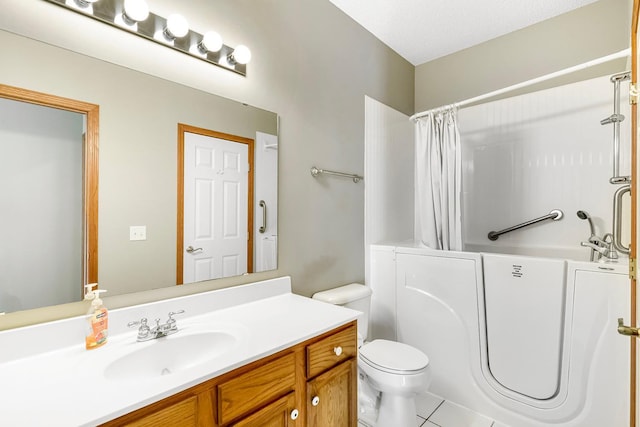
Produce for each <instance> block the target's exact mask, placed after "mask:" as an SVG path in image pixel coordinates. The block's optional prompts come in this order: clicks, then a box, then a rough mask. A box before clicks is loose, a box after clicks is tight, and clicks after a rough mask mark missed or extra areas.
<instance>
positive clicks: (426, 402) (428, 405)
mask: <svg viewBox="0 0 640 427" xmlns="http://www.w3.org/2000/svg"><path fill="white" fill-rule="evenodd" d="M443 401H444V399H442V398H441V397H438V396H436V395H435V394H431V393H424V394H420V395H418V396H416V412H417V413H418V415H420V416H421V417H422V418H429V417H430V416H431V414H433V412H434V411H435V410H436V409H437V408H438V406H440V404H441V403H442V402H443Z"/></svg>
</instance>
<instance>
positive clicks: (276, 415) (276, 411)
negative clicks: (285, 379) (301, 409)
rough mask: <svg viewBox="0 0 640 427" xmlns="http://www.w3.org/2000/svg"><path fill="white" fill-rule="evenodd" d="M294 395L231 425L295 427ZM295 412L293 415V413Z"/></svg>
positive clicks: (283, 398)
mask: <svg viewBox="0 0 640 427" xmlns="http://www.w3.org/2000/svg"><path fill="white" fill-rule="evenodd" d="M295 404H296V399H295V393H289V394H288V395H286V396H284V397H281V398H280V399H278V400H276V401H275V402H273V403H272V404H270V405H268V406H266V407H264V408H262V409H261V410H259V411H258V412H256V413H254V414H252V415H250V416H248V417H246V418H245V419H243V420H241V421H239V422H237V423H235V424H232V426H233V427H295V426H297V425H299V424H298V422H297V421H298V410H297V409H296V408H295ZM294 411H295V413H294Z"/></svg>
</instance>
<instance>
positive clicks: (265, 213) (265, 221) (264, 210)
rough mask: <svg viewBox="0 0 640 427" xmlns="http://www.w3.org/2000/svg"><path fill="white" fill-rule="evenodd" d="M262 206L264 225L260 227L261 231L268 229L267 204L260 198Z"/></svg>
mask: <svg viewBox="0 0 640 427" xmlns="http://www.w3.org/2000/svg"><path fill="white" fill-rule="evenodd" d="M259 204H260V207H261V208H262V226H261V227H260V228H258V231H259V232H260V233H264V232H265V231H267V204H266V203H265V201H264V200H260V203H259Z"/></svg>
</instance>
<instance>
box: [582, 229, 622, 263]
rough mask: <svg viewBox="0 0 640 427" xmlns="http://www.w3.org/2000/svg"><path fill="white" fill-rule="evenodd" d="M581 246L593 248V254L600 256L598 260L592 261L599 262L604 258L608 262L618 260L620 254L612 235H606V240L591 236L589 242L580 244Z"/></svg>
mask: <svg viewBox="0 0 640 427" xmlns="http://www.w3.org/2000/svg"><path fill="white" fill-rule="evenodd" d="M580 245H581V246H585V247H588V248H591V250H592V252H591V253H592V254H594V253H597V254H598V259H597V260H594V259H593V257H592V259H591V261H599V260H600V259H602V258H603V257H604V258H606V259H608V260H616V259H618V252H616V250H615V248H614V247H613V235H612V234H611V233H607V234H605V235H604V239H600V238H599V237H598V236H591V237H590V238H589V241H588V242H580Z"/></svg>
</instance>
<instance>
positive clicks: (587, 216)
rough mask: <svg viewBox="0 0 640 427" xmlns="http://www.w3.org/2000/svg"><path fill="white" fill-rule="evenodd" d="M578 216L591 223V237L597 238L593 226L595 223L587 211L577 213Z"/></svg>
mask: <svg viewBox="0 0 640 427" xmlns="http://www.w3.org/2000/svg"><path fill="white" fill-rule="evenodd" d="M576 215H578V218H580V219H586V220H587V221H589V228H590V229H591V235H592V236H595V235H596V229H595V227H594V226H593V221H592V220H591V216H590V215H589V214H588V213H587V212H585V211H578V212H576Z"/></svg>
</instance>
